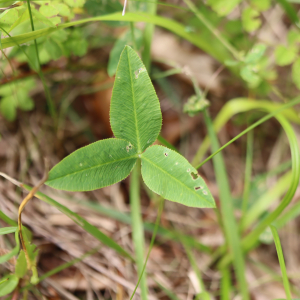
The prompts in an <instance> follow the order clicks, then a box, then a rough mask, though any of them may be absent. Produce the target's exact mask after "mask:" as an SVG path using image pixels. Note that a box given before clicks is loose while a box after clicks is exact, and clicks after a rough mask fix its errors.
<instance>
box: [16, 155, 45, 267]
mask: <svg viewBox="0 0 300 300" xmlns="http://www.w3.org/2000/svg"><path fill="white" fill-rule="evenodd" d="M48 170H49V164H48V160H47V159H45V174H44V176H43V178H42V179H41V181H40V182H39V183H38V184H37V185H36V186H34V187H33V189H32V190H31V191H30V192H29V194H28V195H27V196H26V197H25V198H24V200H23V201H22V202H21V204H20V207H19V212H18V227H19V233H20V240H21V244H22V248H23V250H24V253H25V256H26V260H27V268H28V269H31V262H30V258H29V255H28V252H27V249H26V245H25V241H24V237H23V233H22V218H21V215H22V212H23V210H24V207H25V205H26V204H27V203H28V202H29V201H30V200H31V199H32V198H33V196H34V194H35V193H36V192H37V191H38V189H39V188H40V187H41V186H42V185H43V184H44V183H45V181H47V179H48Z"/></svg>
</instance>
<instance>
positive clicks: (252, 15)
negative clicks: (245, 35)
mask: <svg viewBox="0 0 300 300" xmlns="http://www.w3.org/2000/svg"><path fill="white" fill-rule="evenodd" d="M258 17H259V12H258V11H257V10H255V9H253V8H251V7H247V8H246V9H244V10H243V13H242V23H243V27H244V29H245V30H246V31H248V32H252V31H254V30H256V29H258V28H259V26H260V25H261V20H260V19H258Z"/></svg>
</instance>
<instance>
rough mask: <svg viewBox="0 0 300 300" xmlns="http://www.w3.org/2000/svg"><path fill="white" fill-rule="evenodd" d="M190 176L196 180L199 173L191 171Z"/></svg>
mask: <svg viewBox="0 0 300 300" xmlns="http://www.w3.org/2000/svg"><path fill="white" fill-rule="evenodd" d="M191 176H192V178H193V179H194V180H196V179H197V178H198V176H199V175H198V174H197V173H194V172H191Z"/></svg>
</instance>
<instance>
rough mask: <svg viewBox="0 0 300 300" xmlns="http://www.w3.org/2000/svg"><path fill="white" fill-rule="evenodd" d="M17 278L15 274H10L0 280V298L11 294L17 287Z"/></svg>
mask: <svg viewBox="0 0 300 300" xmlns="http://www.w3.org/2000/svg"><path fill="white" fill-rule="evenodd" d="M18 283H19V278H18V277H17V276H16V275H15V274H10V275H8V276H5V277H3V278H1V284H0V297H3V296H5V295H8V294H9V293H11V292H12V291H13V290H14V289H15V288H16V287H17V285H18Z"/></svg>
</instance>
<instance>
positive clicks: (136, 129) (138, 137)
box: [126, 48, 142, 153]
mask: <svg viewBox="0 0 300 300" xmlns="http://www.w3.org/2000/svg"><path fill="white" fill-rule="evenodd" d="M126 53H127V59H128V66H129V76H130V85H131V93H132V105H133V113H134V123H135V132H136V139H137V152H138V153H141V152H142V151H141V142H140V135H139V129H138V124H137V115H136V107H135V93H134V88H133V80H132V69H131V64H130V58H129V51H128V48H126Z"/></svg>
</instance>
